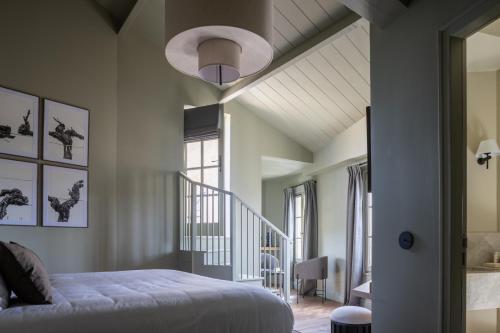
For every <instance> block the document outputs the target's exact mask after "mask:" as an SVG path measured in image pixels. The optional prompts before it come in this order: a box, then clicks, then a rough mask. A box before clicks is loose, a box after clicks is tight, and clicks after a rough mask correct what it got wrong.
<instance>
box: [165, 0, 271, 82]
mask: <svg viewBox="0 0 500 333" xmlns="http://www.w3.org/2000/svg"><path fill="white" fill-rule="evenodd" d="M272 6H273V5H272V0H252V1H248V0H166V1H165V10H166V14H165V31H166V40H167V44H166V47H165V56H166V58H167V60H168V62H169V63H170V64H171V65H172V66H173V67H174V68H175V69H177V70H178V71H180V72H182V73H184V74H187V75H191V76H195V77H199V78H201V79H202V80H205V81H208V82H213V83H216V84H219V85H222V84H224V83H230V82H233V81H236V80H238V79H239V78H243V77H246V76H250V75H253V74H256V73H258V72H260V71H261V70H263V69H265V68H266V67H267V66H268V65H269V64H270V63H271V61H272V60H273V48H272V46H271V45H272V31H273V22H272V13H273V11H272Z"/></svg>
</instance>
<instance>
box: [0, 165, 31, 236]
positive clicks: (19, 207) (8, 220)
mask: <svg viewBox="0 0 500 333" xmlns="http://www.w3.org/2000/svg"><path fill="white" fill-rule="evenodd" d="M37 224H38V165H37V164H36V163H30V162H21V161H14V160H8V159H0V225H11V226H36V225H37Z"/></svg>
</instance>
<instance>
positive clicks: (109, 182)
mask: <svg viewBox="0 0 500 333" xmlns="http://www.w3.org/2000/svg"><path fill="white" fill-rule="evenodd" d="M0 31H2V33H1V34H0V45H1V52H0V85H1V86H6V87H9V88H13V89H19V90H24V91H26V92H29V93H32V94H35V95H38V96H43V97H47V98H52V99H56V100H59V101H62V102H67V103H69V104H73V105H77V106H80V107H83V108H87V109H89V110H90V119H91V122H90V147H89V154H90V156H89V172H90V178H89V191H90V192H89V199H90V201H89V228H88V229H69V228H42V227H7V226H2V227H0V239H1V240H3V241H10V240H12V241H17V242H20V243H21V244H25V245H26V246H28V247H31V248H33V249H34V250H35V251H36V252H37V253H38V254H39V255H40V256H41V258H42V259H43V260H44V262H45V263H46V265H47V267H48V269H49V271H50V272H75V271H91V270H100V269H106V268H107V267H109V266H110V264H111V263H112V261H113V256H112V255H111V249H112V248H113V243H112V242H110V241H109V240H110V239H112V235H113V233H114V228H115V222H116V201H115V188H116V186H115V185H116V177H115V170H116V130H117V128H116V114H117V106H116V89H117V83H116V74H117V65H116V55H117V38H116V34H115V32H114V31H113V29H112V26H111V25H110V24H109V23H108V21H107V20H106V19H105V16H103V15H101V13H100V12H99V11H98V10H97V9H96V7H95V5H94V4H93V2H91V1H65V0H50V1H19V0H10V1H7V0H6V1H1V2H0ZM39 176H40V175H39Z"/></svg>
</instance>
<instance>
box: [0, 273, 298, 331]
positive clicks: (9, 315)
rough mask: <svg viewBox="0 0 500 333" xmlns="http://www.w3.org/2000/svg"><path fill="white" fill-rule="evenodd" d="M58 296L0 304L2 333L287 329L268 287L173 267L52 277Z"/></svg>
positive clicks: (284, 313)
mask: <svg viewBox="0 0 500 333" xmlns="http://www.w3.org/2000/svg"><path fill="white" fill-rule="evenodd" d="M51 282H52V287H53V292H54V302H53V304H50V305H22V306H14V307H11V308H8V309H6V310H2V311H0V332H2V333H7V332H14V333H24V332H47V333H48V332H50V333H63V332H64V333H80V332H82V333H83V332H85V333H97V332H106V333H110V332H120V333H139V332H141V333H143V332H144V333H154V332H157V333H181V332H183V333H184V332H207V333H219V332H225V333H229V332H234V333H247V332H248V333H250V332H252V333H267V332H269V333H290V332H291V331H292V327H293V314H292V311H291V309H290V306H289V305H288V304H286V302H283V301H282V300H281V299H280V298H279V297H278V296H276V295H273V294H272V293H270V292H269V291H267V290H265V289H262V288H257V287H252V286H248V285H245V284H241V283H238V282H230V281H222V280H216V279H211V278H207V277H202V276H198V275H194V274H189V273H184V272H179V271H174V270H141V271H122V272H105V273H79V274H56V275H52V276H51Z"/></svg>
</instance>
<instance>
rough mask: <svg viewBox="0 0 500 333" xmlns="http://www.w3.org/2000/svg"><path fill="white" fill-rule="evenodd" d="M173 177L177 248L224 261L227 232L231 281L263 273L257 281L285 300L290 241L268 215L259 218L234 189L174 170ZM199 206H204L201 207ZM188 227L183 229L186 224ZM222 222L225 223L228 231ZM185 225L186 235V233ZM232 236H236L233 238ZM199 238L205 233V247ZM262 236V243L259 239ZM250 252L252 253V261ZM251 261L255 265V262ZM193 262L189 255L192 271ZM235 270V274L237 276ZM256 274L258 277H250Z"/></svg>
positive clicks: (288, 282)
mask: <svg viewBox="0 0 500 333" xmlns="http://www.w3.org/2000/svg"><path fill="white" fill-rule="evenodd" d="M179 179H180V181H181V184H180V186H179V193H180V200H181V201H182V202H180V205H179V207H180V209H181V213H180V214H179V215H180V217H181V226H180V235H181V242H180V248H181V250H183V251H199V252H202V253H205V254H204V262H205V265H216V266H226V265H227V261H226V256H227V248H226V239H227V237H228V236H229V241H230V248H229V263H230V266H231V267H230V269H231V276H232V280H233V281H254V280H255V281H258V280H259V279H261V277H262V274H263V277H264V280H263V286H264V287H265V288H268V289H271V290H273V292H276V293H279V294H280V295H282V296H283V297H284V298H285V299H287V300H288V301H289V297H290V250H291V248H292V246H291V245H290V239H289V237H288V236H287V235H285V234H284V233H283V232H282V231H281V230H280V229H279V228H277V227H276V226H275V225H274V224H272V223H271V222H270V221H269V220H267V219H266V218H265V217H263V216H262V215H261V214H259V213H257V212H256V211H255V210H254V209H253V208H251V207H250V206H249V205H247V204H246V203H245V202H244V201H243V200H242V199H241V198H240V197H238V196H237V195H236V194H235V193H233V192H230V191H227V190H223V189H219V188H217V187H213V186H210V185H206V184H203V183H201V182H197V181H193V180H191V179H190V178H189V177H188V176H187V175H185V174H184V173H182V172H181V173H180V177H179ZM188 189H189V190H188ZM197 189H199V194H198V192H197ZM188 191H190V192H191V193H190V195H189V194H188V193H187V192H188ZM198 197H199V199H200V200H199V204H198V200H197V199H198ZM227 199H229V205H230V207H229V212H227V210H226V203H227ZM209 200H212V203H211V205H210V203H209ZM215 200H218V203H217V207H218V208H217V209H218V215H217V219H215V217H214V215H215V203H214V201H215ZM205 201H206V202H205ZM188 203H189V205H190V207H189V208H188V207H187V205H188ZM198 205H199V207H198ZM204 206H206V212H205V209H204ZM210 206H211V208H212V210H211V221H209V210H210ZM198 208H199V211H200V217H199V218H200V221H199V225H198V219H197V211H198ZM238 209H239V210H240V212H239V214H238V212H237V211H238ZM188 214H189V215H190V216H189V218H188V216H187V215H188ZM204 214H206V215H204ZM227 214H229V217H227ZM249 216H251V219H250V218H249ZM227 218H229V221H227V220H226V219H227ZM238 218H239V220H238ZM256 219H257V224H258V233H257V232H256V230H255V222H256ZM210 222H211V223H212V225H211V234H210V230H209V223H210ZM226 222H229V223H226ZM214 223H217V224H218V226H217V236H215V228H214ZM250 223H251V224H252V226H251V227H250V226H249V224H250ZM221 225H223V226H224V227H223V239H224V241H223V244H224V247H223V249H224V255H223V258H224V263H223V264H222V265H221V262H220V251H221V235H220V226H221ZM188 226H189V229H188V228H187V227H188ZM227 227H229V234H228V230H227ZM198 228H199V229H200V230H199V233H198ZM238 228H239V230H238ZM188 230H189V233H190V235H187V232H188ZM244 230H245V232H246V233H245V234H244V232H243V231H244ZM238 231H239V232H238ZM250 231H251V233H252V236H251V237H250ZM262 231H263V232H264V235H262ZM268 235H269V237H268ZM256 236H257V237H258V239H257V244H256V239H255V238H256ZM197 237H199V238H200V242H199V246H197ZM238 237H240V238H239V239H238ZM203 238H205V245H206V248H205V251H203V248H202V243H203ZM187 239H189V242H187ZM209 239H211V243H210V242H209ZM215 239H217V244H215ZM238 240H239V242H238ZM250 240H251V242H252V246H250V245H249V243H250ZM263 241H264V243H263V244H262V242H263ZM189 243H190V244H189ZM238 243H239V244H238ZM244 243H245V246H244ZM197 248H198V249H197ZM215 248H216V249H217V262H215V253H214V252H215ZM256 248H257V251H256ZM238 249H239V252H240V253H239V258H238V255H237V253H238ZM250 249H251V251H250ZM244 251H246V253H244ZM262 251H263V252H262ZM210 252H211V253H210ZM261 254H265V256H264V258H265V259H266V260H265V262H264V265H263V269H262V268H261V267H262V265H261V264H262V263H261ZM270 255H271V256H272V258H274V259H276V260H277V262H278V265H279V267H276V264H275V261H273V262H272V263H271V262H269V263H268V261H269V260H271V258H270V257H269V260H268V256H270ZM255 256H257V260H256V258H255ZM210 259H211V261H210ZM274 259H273V260H274ZM244 260H246V264H245V265H244ZM256 262H257V266H256V265H255V264H256ZM250 263H251V265H252V269H251V270H250V268H249V266H250ZM195 264H196V263H195V261H194V260H192V262H191V269H192V271H193V272H195V271H196V267H195ZM212 267H213V266H212ZM228 268H229V267H228ZM244 268H246V271H245V274H244ZM256 271H257V272H258V275H256ZM238 273H239V274H240V275H239V276H238ZM250 273H251V274H250ZM256 278H258V279H257V280H256Z"/></svg>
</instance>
